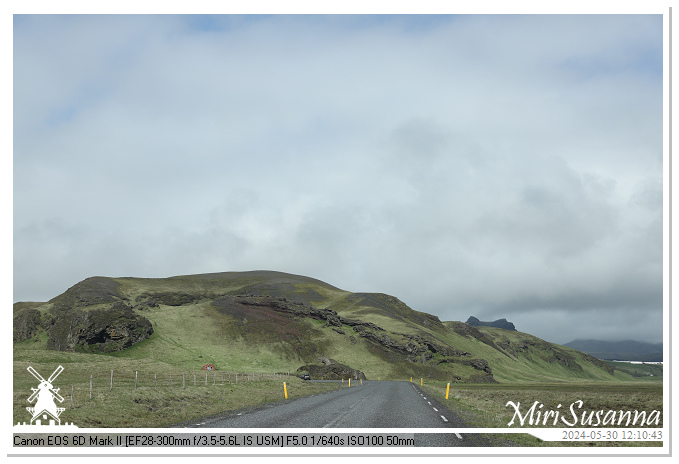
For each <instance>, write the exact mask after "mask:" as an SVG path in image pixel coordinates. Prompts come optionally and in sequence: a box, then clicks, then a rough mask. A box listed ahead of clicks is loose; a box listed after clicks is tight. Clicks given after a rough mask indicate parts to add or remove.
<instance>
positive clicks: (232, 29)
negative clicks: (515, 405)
mask: <svg viewBox="0 0 679 464" xmlns="http://www.w3.org/2000/svg"><path fill="white" fill-rule="evenodd" d="M380 19H383V20H380ZM430 19H431V18H428V17H418V18H417V20H414V18H412V17H392V18H388V19H384V18H376V17H371V18H367V17H332V16H331V17H296V16H291V17H258V18H252V17H246V18H242V17H238V18H236V17H222V18H217V20H216V21H214V24H211V23H210V21H202V22H201V21H198V22H195V21H196V18H192V19H190V20H189V19H187V18H180V17H173V16H97V17H88V16H84V17H62V16H40V17H32V16H29V17H21V18H19V19H17V21H16V22H15V32H14V42H15V45H14V46H15V68H14V73H15V79H14V82H15V94H14V103H15V110H14V125H15V129H14V130H15V133H14V136H15V145H14V147H15V153H14V231H15V236H14V281H15V301H16V300H26V299H48V298H51V297H53V296H55V295H56V294H58V293H60V292H61V291H63V290H65V289H66V288H68V287H69V286H70V285H72V284H73V283H75V282H76V281H77V280H80V279H83V278H85V277H88V276H90V275H112V276H116V275H137V276H141V277H146V276H168V275H177V274H189V273H198V272H215V271H229V270H251V269H267V268H268V269H275V270H280V271H286V272H294V273H299V274H304V275H309V276H313V277H316V278H320V279H322V280H325V281H327V282H328V283H331V284H333V285H336V286H339V287H342V288H345V289H347V290H353V291H376V292H386V293H391V294H394V295H396V296H398V297H399V298H401V299H402V300H403V301H405V302H406V303H407V304H409V305H411V306H412V307H413V308H414V309H418V310H421V311H427V312H432V313H436V314H438V315H439V316H440V317H441V318H442V319H448V320H449V319H462V320H466V318H467V317H468V316H470V315H472V314H473V315H476V316H478V317H480V318H482V319H483V318H484V315H496V316H497V317H506V318H508V319H509V320H512V317H513V315H516V316H517V317H524V316H523V315H528V314H529V315H530V323H528V322H525V324H526V326H530V327H535V329H534V330H535V334H536V335H538V336H540V335H541V333H540V331H541V330H542V331H543V332H542V333H544V334H546V335H545V336H547V335H550V336H551V334H553V333H554V332H551V331H550V330H551V329H550V328H549V327H550V322H549V321H550V318H551V317H552V312H551V311H562V312H566V311H572V312H580V314H585V313H586V312H587V311H595V312H597V314H601V317H605V316H606V315H612V314H618V313H619V312H620V311H626V312H627V313H628V314H629V315H630V316H629V317H632V315H634V314H653V315H657V314H660V313H661V306H659V304H660V305H661V300H662V296H661V294H662V245H661V243H662V208H661V206H662V183H661V182H662V180H661V179H662V139H661V137H662V79H661V75H660V74H658V73H659V72H660V70H661V68H660V66H661V51H662V42H661V39H662V21H661V18H659V17H657V18H656V17H649V16H589V17H574V16H564V17H556V16H549V17H545V16H516V17H502V16H486V17H476V16H469V17H452V18H441V17H438V18H435V19H436V20H431V21H430ZM201 28H203V29H201ZM489 30H492V31H493V33H492V34H490V33H489V32H488V31H489ZM659 301H660V303H659ZM606 317H607V316H606ZM654 317H655V316H654ZM610 319H611V320H614V319H615V318H610ZM618 319H619V320H621V321H622V320H623V319H625V318H618ZM625 320H627V319H625ZM651 320H655V319H652V318H651ZM514 322H515V323H517V326H518V327H519V329H520V330H521V329H522V327H521V324H520V323H519V322H521V321H516V320H515V321H514ZM530 324H534V325H533V326H531V325H530ZM540 327H542V329H541V328H540ZM613 327H614V329H611V330H612V332H615V330H617V331H618V332H617V333H619V334H621V336H622V335H626V334H628V333H630V328H629V326H627V325H625V324H623V323H621V324H619V325H618V324H617V323H614V325H613ZM576 329H577V328H576V327H574V328H573V330H572V333H573V335H574V337H573V338H576V337H575V336H576V335H577V334H576V333H575V332H577V330H576ZM650 332H653V330H649V333H650ZM628 338H629V337H628ZM561 341H567V340H561Z"/></svg>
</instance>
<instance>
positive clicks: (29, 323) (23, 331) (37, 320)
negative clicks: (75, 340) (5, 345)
mask: <svg viewBox="0 0 679 464" xmlns="http://www.w3.org/2000/svg"><path fill="white" fill-rule="evenodd" d="M50 319H51V318H50V317H49V315H45V316H43V314H42V313H41V312H40V311H38V310H37V309H25V310H23V311H21V312H20V313H19V314H17V315H16V316H15V317H14V321H13V329H14V334H13V339H14V342H22V341H24V340H28V339H31V338H33V337H34V336H35V335H37V334H38V332H40V331H42V330H43V329H45V328H46V327H47V326H49V324H50Z"/></svg>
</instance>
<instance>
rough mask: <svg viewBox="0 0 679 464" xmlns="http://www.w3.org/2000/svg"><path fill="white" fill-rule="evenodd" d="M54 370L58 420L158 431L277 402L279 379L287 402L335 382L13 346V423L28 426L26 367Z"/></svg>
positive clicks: (280, 391) (280, 397) (43, 372)
mask: <svg viewBox="0 0 679 464" xmlns="http://www.w3.org/2000/svg"><path fill="white" fill-rule="evenodd" d="M58 365H62V366H63V367H64V370H63V372H62V373H61V374H60V375H59V376H58V377H57V379H56V380H55V381H54V385H55V387H57V388H60V390H59V394H61V396H62V397H63V398H64V401H63V403H60V404H59V405H58V406H59V407H64V408H66V411H64V413H63V414H62V415H61V420H62V422H68V423H71V422H73V423H75V425H77V426H78V427H94V428H109V427H129V428H136V427H166V426H169V425H172V424H177V423H180V422H185V421H191V420H195V419H199V418H201V417H206V416H211V415H215V414H220V413H223V412H227V411H233V410H237V409H241V408H246V407H250V406H256V405H259V404H264V403H270V402H276V401H284V400H285V397H284V389H283V382H285V383H286V388H287V392H288V399H293V398H297V397H300V396H308V395H313V394H318V393H323V392H326V391H330V390H334V389H337V388H341V384H334V383H322V384H318V383H309V382H304V381H303V380H301V379H299V378H297V377H296V376H295V375H294V373H291V375H290V376H288V375H287V372H283V371H281V372H278V373H276V372H274V371H269V372H263V371H262V372H254V371H249V372H238V373H236V372H228V373H227V372H225V371H212V372H208V371H187V370H182V369H180V368H178V367H177V366H176V365H173V364H171V363H169V362H163V361H157V360H151V359H129V358H122V357H115V356H110V355H100V354H84V353H65V352H57V351H44V350H29V349H25V348H23V347H19V348H15V349H14V393H13V423H14V424H17V423H23V422H26V423H28V422H30V419H31V415H30V414H29V413H28V412H27V411H26V406H30V403H28V401H27V398H28V397H29V396H30V395H31V393H32V391H31V388H35V387H36V386H37V381H36V380H35V378H34V377H33V376H32V375H31V374H30V373H29V372H28V371H27V367H28V366H32V367H33V368H34V369H36V370H37V371H38V372H39V373H40V374H41V375H42V376H43V377H44V378H48V377H49V376H50V375H51V374H52V372H53V371H54V369H55V366H58ZM111 371H113V387H112V388H111ZM206 373H207V377H206ZM135 374H136V375H135ZM236 376H238V377H236ZM90 378H91V379H92V394H91V397H90ZM135 378H136V382H135ZM135 383H136V388H135ZM34 404H35V403H34ZM281 426H282V427H284V425H281Z"/></svg>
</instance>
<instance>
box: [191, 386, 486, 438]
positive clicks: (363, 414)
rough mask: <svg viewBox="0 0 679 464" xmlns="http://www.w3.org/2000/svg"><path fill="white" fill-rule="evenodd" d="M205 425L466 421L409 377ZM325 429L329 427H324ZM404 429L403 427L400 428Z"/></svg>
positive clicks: (449, 424)
mask: <svg viewBox="0 0 679 464" xmlns="http://www.w3.org/2000/svg"><path fill="white" fill-rule="evenodd" d="M183 426H185V427H191V428H194V427H207V428H229V429H237V428H281V429H294V428H362V429H370V428H451V429H452V428H459V427H465V424H463V422H462V421H461V420H460V418H459V417H458V416H456V415H455V414H453V413H451V412H450V411H449V410H447V409H446V408H445V407H444V406H443V405H441V404H440V403H439V402H438V401H436V400H434V399H433V398H429V397H427V394H426V393H424V392H422V391H421V390H420V389H419V388H418V387H417V386H416V385H415V384H413V383H410V382H391V381H364V382H363V385H356V386H352V387H350V388H349V387H344V388H342V389H340V390H338V391H332V392H328V393H323V394H319V395H314V396H309V397H305V398H296V399H293V400H287V401H282V402H277V403H273V404H268V405H264V406H261V407H257V408H250V409H245V410H241V411H235V412H232V413H228V414H225V415H222V416H218V417H210V418H206V419H203V420H197V421H194V422H193V423H190V424H183ZM329 432H330V431H329ZM404 432H406V431H405V430H404ZM415 446H489V444H488V443H487V442H486V440H485V439H484V438H483V437H481V436H479V435H476V434H464V435H462V434H457V433H454V432H453V431H451V433H449V434H448V433H434V434H415Z"/></svg>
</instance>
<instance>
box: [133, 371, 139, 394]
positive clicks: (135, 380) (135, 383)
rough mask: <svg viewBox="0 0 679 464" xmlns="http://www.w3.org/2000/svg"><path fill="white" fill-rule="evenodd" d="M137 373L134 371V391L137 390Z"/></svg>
mask: <svg viewBox="0 0 679 464" xmlns="http://www.w3.org/2000/svg"><path fill="white" fill-rule="evenodd" d="M138 372H139V371H134V389H135V390H136V389H137V373H138Z"/></svg>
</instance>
